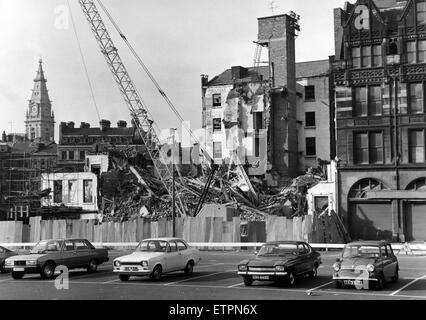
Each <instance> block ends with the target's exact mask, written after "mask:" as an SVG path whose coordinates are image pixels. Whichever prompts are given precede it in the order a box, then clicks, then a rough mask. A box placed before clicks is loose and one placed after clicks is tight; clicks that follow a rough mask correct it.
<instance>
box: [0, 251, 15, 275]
mask: <svg viewBox="0 0 426 320" xmlns="http://www.w3.org/2000/svg"><path fill="white" fill-rule="evenodd" d="M16 255H17V253H16V252H13V251H11V250H9V249H6V248H4V247H0V273H5V272H6V270H5V269H4V262H5V260H6V259H7V258H9V257H12V256H16Z"/></svg>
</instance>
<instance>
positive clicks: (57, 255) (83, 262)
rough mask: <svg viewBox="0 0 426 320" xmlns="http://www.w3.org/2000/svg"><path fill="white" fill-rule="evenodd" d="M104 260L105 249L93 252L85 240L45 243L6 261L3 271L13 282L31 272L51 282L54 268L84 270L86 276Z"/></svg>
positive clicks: (106, 257) (105, 258)
mask: <svg viewBox="0 0 426 320" xmlns="http://www.w3.org/2000/svg"><path fill="white" fill-rule="evenodd" d="M107 261H108V250H106V249H96V248H95V247H94V246H93V245H92V244H91V243H90V242H89V241H88V240H85V239H70V240H44V241H40V242H39V243H38V244H37V245H36V246H35V247H34V248H33V249H32V250H31V251H30V254H28V255H20V256H14V257H11V258H8V259H6V261H5V269H6V270H8V271H11V272H12V277H13V278H14V279H22V278H23V277H24V275H25V274H30V273H39V274H40V275H41V277H42V278H43V279H51V278H53V277H54V276H55V269H56V267H57V266H65V267H67V268H68V269H78V268H86V269H87V271H88V272H89V273H94V272H96V271H97V269H98V265H99V264H101V263H104V262H107Z"/></svg>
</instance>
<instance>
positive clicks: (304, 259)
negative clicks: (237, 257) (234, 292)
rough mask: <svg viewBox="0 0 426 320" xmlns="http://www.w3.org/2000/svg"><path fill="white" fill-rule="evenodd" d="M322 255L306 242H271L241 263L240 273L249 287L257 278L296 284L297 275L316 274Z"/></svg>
mask: <svg viewBox="0 0 426 320" xmlns="http://www.w3.org/2000/svg"><path fill="white" fill-rule="evenodd" d="M320 265H321V255H320V254H319V253H318V252H317V251H315V250H314V249H313V248H312V247H311V246H310V245H309V244H307V243H306V242H293V241H286V242H269V243H266V244H264V245H263V246H262V248H261V249H260V251H259V253H258V254H257V255H256V257H255V258H254V259H251V260H244V261H242V262H240V264H239V265H238V274H239V275H241V276H242V277H243V279H244V284H245V285H246V286H251V285H252V284H253V282H254V281H255V280H258V281H275V282H279V283H285V284H286V285H288V286H290V287H293V286H294V284H295V283H296V277H299V276H303V275H309V277H310V278H312V279H314V278H316V277H317V274H318V268H319V266H320Z"/></svg>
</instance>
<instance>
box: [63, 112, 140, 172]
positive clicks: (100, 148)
mask: <svg viewBox="0 0 426 320" xmlns="http://www.w3.org/2000/svg"><path fill="white" fill-rule="evenodd" d="M138 136H139V135H138V133H137V130H136V128H135V127H134V126H130V127H128V126H127V123H126V122H125V121H118V123H117V127H111V122H110V121H108V120H102V121H101V122H100V127H98V128H92V127H91V126H90V124H88V123H81V125H80V127H75V123H74V122H68V123H65V122H62V123H61V124H60V126H59V145H58V167H59V168H60V170H62V171H66V172H69V171H71V172H84V167H85V159H86V155H89V154H102V153H106V154H107V153H108V151H110V150H112V149H119V150H124V149H128V148H134V149H135V150H136V151H141V150H144V147H142V141H141V139H140V138H139V137H138Z"/></svg>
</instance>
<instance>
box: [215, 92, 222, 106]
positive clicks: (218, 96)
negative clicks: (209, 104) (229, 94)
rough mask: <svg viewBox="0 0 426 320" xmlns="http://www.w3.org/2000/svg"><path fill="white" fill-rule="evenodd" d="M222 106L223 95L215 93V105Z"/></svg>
mask: <svg viewBox="0 0 426 320" xmlns="http://www.w3.org/2000/svg"><path fill="white" fill-rule="evenodd" d="M221 106H222V95H221V94H214V95H213V107H221Z"/></svg>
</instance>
